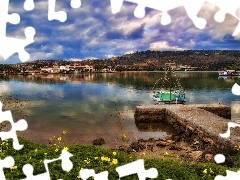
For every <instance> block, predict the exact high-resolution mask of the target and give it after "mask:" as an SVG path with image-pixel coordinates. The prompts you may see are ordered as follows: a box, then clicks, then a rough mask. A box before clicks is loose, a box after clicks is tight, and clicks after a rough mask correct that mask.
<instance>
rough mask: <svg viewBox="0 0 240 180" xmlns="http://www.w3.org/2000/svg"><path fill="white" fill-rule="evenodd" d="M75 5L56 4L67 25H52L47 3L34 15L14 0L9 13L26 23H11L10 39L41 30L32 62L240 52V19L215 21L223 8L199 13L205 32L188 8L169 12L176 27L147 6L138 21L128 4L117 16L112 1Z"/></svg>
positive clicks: (207, 7)
mask: <svg viewBox="0 0 240 180" xmlns="http://www.w3.org/2000/svg"><path fill="white" fill-rule="evenodd" d="M70 2H71V0H56V7H55V11H65V12H66V14H67V20H66V21H65V22H60V21H58V20H52V21H49V20H48V0H35V7H34V9H33V10H32V11H26V10H25V9H24V8H23V6H24V0H10V3H9V10H8V11H9V13H18V14H19V15H20V17H21V21H20V23H19V24H17V25H13V24H10V23H8V24H7V29H6V32H7V33H6V34H7V36H9V37H15V38H22V39H24V38H25V35H24V29H25V28H26V27H27V26H32V27H34V28H35V30H36V34H35V36H34V43H32V44H30V45H28V46H27V47H26V48H25V50H26V51H27V52H29V54H30V59H29V61H33V60H37V59H63V60H75V59H80V60H82V59H88V58H101V59H105V58H108V57H112V56H118V55H123V54H126V53H131V52H135V51H144V50H148V49H150V50H185V49H234V50H236V49H239V48H240V41H239V40H240V34H238V35H236V36H233V35H232V34H233V32H234V30H235V29H236V27H237V25H238V19H237V18H235V17H234V16H231V15H230V14H227V16H226V17H225V20H224V21H223V22H222V23H219V22H217V21H215V19H214V15H215V14H216V12H218V10H219V9H218V7H216V6H214V5H213V4H211V3H208V2H206V3H205V4H204V5H203V6H200V7H201V8H200V7H199V9H200V11H197V12H198V13H197V15H198V16H199V17H202V18H204V19H206V20H207V24H206V27H205V28H203V29H198V28H197V27H196V26H195V25H194V22H193V21H192V19H190V18H189V16H188V15H187V12H186V9H185V8H184V7H183V6H179V7H176V8H174V9H172V10H169V11H168V14H169V15H170V17H171V22H170V23H169V24H168V25H162V24H161V18H162V12H161V11H159V10H156V9H151V8H148V7H147V8H145V10H146V14H145V16H144V17H143V18H137V17H135V16H134V10H135V8H136V7H137V4H135V3H131V2H128V1H127V0H126V1H124V2H123V5H122V7H121V9H120V11H119V12H118V13H116V14H113V13H112V9H111V3H110V0H101V1H99V0H82V1H81V6H80V7H79V8H75V9H74V8H72V7H71V6H70ZM196 6H197V5H196ZM233 8H234V7H233ZM193 9H194V7H193ZM235 9H236V7H235ZM239 14H240V13H236V15H239ZM18 62H21V61H20V60H19V57H18V54H17V53H15V54H14V55H12V56H11V57H9V58H8V59H6V60H5V61H4V60H3V58H1V57H0V63H18Z"/></svg>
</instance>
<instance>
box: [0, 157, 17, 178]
mask: <svg viewBox="0 0 240 180" xmlns="http://www.w3.org/2000/svg"><path fill="white" fill-rule="evenodd" d="M14 163H15V162H14V159H13V157H12V156H8V157H6V158H5V159H3V160H2V159H0V179H1V180H5V179H6V178H5V175H4V171H3V168H10V167H12V166H13V165H14Z"/></svg>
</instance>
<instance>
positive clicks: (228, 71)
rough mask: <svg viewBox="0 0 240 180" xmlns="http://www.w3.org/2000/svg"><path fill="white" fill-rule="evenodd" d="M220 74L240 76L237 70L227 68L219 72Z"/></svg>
mask: <svg viewBox="0 0 240 180" xmlns="http://www.w3.org/2000/svg"><path fill="white" fill-rule="evenodd" d="M218 75H219V76H240V74H239V73H238V72H237V71H236V70H226V71H222V72H219V73H218Z"/></svg>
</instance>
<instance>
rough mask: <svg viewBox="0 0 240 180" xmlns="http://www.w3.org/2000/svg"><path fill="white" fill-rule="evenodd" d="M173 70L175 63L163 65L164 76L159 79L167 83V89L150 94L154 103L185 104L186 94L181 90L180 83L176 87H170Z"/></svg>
mask: <svg viewBox="0 0 240 180" xmlns="http://www.w3.org/2000/svg"><path fill="white" fill-rule="evenodd" d="M175 68H176V65H175V63H165V76H164V78H163V79H162V78H161V79H162V80H163V81H167V82H168V83H169V89H166V88H162V89H161V90H158V91H154V92H153V94H152V99H153V100H154V101H158V102H163V103H165V104H173V103H174V104H183V103H185V102H186V97H185V95H186V92H184V91H183V90H182V88H181V85H180V83H179V82H178V83H177V84H178V87H172V73H173V72H174V69H175ZM168 74H169V75H168ZM159 80H160V79H159ZM159 80H158V81H159ZM158 81H157V82H156V83H155V85H156V84H157V83H158ZM162 84H164V82H162Z"/></svg>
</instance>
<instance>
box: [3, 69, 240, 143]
mask: <svg viewBox="0 0 240 180" xmlns="http://www.w3.org/2000/svg"><path fill="white" fill-rule="evenodd" d="M163 76H164V72H115V73H84V74H77V75H64V74H49V75H41V76H40V75H38V76H37V75H36V76H35V75H29V76H20V75H19V76H18V75H9V76H0V101H2V102H3V104H4V107H3V108H4V110H8V109H10V110H12V113H13V117H14V120H15V121H17V120H19V119H22V118H24V119H26V120H27V122H28V126H29V127H28V129H27V130H26V131H24V132H20V133H18V134H19V135H21V136H23V137H26V138H27V139H30V140H34V141H37V142H40V143H46V144H48V143H50V142H51V141H50V138H51V137H52V136H62V135H61V132H62V131H63V130H64V131H66V132H67V134H66V135H65V138H66V141H67V142H68V143H80V144H91V143H92V141H93V140H94V139H96V138H99V137H101V138H104V139H105V141H106V144H107V145H108V146H109V147H115V146H118V145H120V144H121V143H123V141H122V140H121V137H120V134H123V133H124V134H126V135H127V139H129V140H130V142H131V141H133V140H136V139H140V138H143V139H147V138H149V137H153V138H159V137H164V136H166V135H167V134H168V132H170V131H171V128H170V127H168V126H166V125H162V126H161V127H159V128H155V129H151V130H148V131H149V132H148V131H145V132H144V131H140V130H138V129H137V127H136V125H135V121H134V117H133V115H134V111H135V107H136V105H138V104H143V105H148V104H155V103H156V102H155V101H152V100H151V99H150V95H151V93H152V91H153V89H157V88H158V86H160V83H158V84H156V85H155V83H156V82H157V81H158V80H159V79H160V78H162V77H163ZM173 78H174V80H176V79H178V80H179V81H180V83H181V86H182V87H183V88H184V90H185V91H186V101H187V102H186V104H195V103H196V104H209V103H222V104H225V105H230V106H233V105H238V104H239V102H240V99H239V96H235V95H233V94H232V93H231V88H232V86H233V84H234V83H235V82H236V83H238V84H240V78H238V77H234V78H219V77H218V73H217V72H190V71H189V72H175V73H174V75H173ZM160 81H161V79H160ZM160 81H159V82H160ZM124 143H125V142H124Z"/></svg>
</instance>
